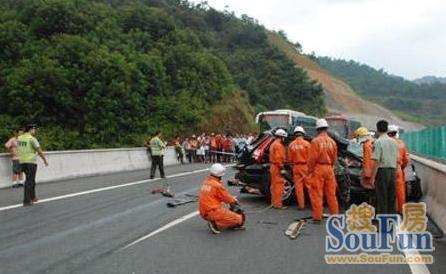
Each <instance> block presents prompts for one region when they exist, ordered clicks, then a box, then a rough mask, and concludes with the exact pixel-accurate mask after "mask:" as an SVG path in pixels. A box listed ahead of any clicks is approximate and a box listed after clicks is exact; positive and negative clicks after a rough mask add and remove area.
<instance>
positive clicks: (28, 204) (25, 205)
mask: <svg viewBox="0 0 446 274" xmlns="http://www.w3.org/2000/svg"><path fill="white" fill-rule="evenodd" d="M32 205H33V203H32V202H29V203H23V207H27V206H32Z"/></svg>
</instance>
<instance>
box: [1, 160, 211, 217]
mask: <svg viewBox="0 0 446 274" xmlns="http://www.w3.org/2000/svg"><path fill="white" fill-rule="evenodd" d="M207 170H209V168H204V169H197V170H193V171H187V172H181V173H177V174H173V175H169V176H166V177H167V178H175V177H181V176H185V175H190V174H195V173H200V172H204V171H207ZM159 180H161V179H160V178H156V179H147V180H141V181H135V182H130V183H126V184H122V185H115V186H108V187H101V188H97V189H91V190H87V191H81V192H76V193H70V194H66V195H61V196H56V197H51V198H46V199H42V200H39V201H38V202H36V204H41V203H47V202H52V201H57V200H62V199H67V198H72V197H78V196H82V195H86V194H91V193H96V192H102V191H107V190H112V189H117V188H122V187H127V186H134V185H139V184H145V183H149V182H154V181H159ZM19 207H23V204H15V205H9V206H4V207H0V211H5V210H9V209H14V208H19Z"/></svg>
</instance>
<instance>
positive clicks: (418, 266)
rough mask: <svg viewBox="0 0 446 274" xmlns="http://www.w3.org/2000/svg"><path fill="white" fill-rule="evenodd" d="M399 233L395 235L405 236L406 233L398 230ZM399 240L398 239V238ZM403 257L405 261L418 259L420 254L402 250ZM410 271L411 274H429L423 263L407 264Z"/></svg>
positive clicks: (414, 251)
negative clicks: (411, 258) (410, 258)
mask: <svg viewBox="0 0 446 274" xmlns="http://www.w3.org/2000/svg"><path fill="white" fill-rule="evenodd" d="M398 231H399V233H398V234H397V235H399V234H400V233H401V234H407V231H402V230H401V229H398ZM398 238H399V237H398ZM403 253H404V256H405V257H406V259H407V258H408V257H420V256H421V255H420V252H419V251H418V250H416V249H414V250H403ZM408 265H409V268H410V271H411V272H412V274H430V273H431V272H430V271H429V268H427V266H426V264H423V263H408Z"/></svg>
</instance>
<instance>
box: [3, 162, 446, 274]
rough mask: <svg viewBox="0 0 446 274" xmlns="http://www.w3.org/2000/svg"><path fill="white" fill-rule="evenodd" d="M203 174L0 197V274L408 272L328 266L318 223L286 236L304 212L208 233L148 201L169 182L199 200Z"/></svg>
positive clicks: (442, 266) (121, 179)
mask: <svg viewBox="0 0 446 274" xmlns="http://www.w3.org/2000/svg"><path fill="white" fill-rule="evenodd" d="M207 167H208V166H204V165H186V166H177V167H169V168H167V170H166V171H167V175H168V176H172V177H170V178H167V179H165V180H159V179H158V180H154V181H148V180H146V179H147V177H148V172H147V171H138V172H128V173H120V174H110V175H106V176H97V177H90V178H83V179H76V180H69V181H63V182H58V183H51V184H41V185H38V186H37V194H38V196H39V198H40V200H41V201H42V202H41V203H38V204H35V205H34V206H32V207H27V208H23V207H16V208H14V207H12V208H5V207H6V206H10V205H14V204H18V203H20V202H21V199H22V195H23V194H22V189H3V190H0V273H2V274H3V273H364V274H365V273H412V272H411V269H410V268H409V266H408V265H327V264H326V263H325V261H324V255H325V235H326V233H325V227H324V225H313V224H308V225H307V226H306V228H305V230H304V232H303V234H302V235H301V236H299V238H298V239H296V240H289V239H288V238H286V237H285V236H284V230H285V229H286V227H287V226H288V224H289V223H290V222H291V221H292V220H294V219H296V218H300V217H305V216H309V215H310V211H309V210H305V211H298V210H297V209H296V207H295V206H290V207H288V208H287V209H285V210H272V209H271V210H267V211H264V212H262V213H257V214H249V215H248V216H247V223H246V227H247V229H246V230H245V231H225V232H223V233H222V234H220V235H212V234H210V233H209V231H208V229H207V226H206V224H205V222H203V221H202V220H201V219H200V218H199V217H198V216H195V215H194V214H193V213H194V212H195V211H196V210H197V205H196V203H192V204H188V205H184V206H181V207H177V208H167V207H166V202H167V201H169V198H165V197H162V196H161V195H152V194H151V193H150V191H151V189H153V188H155V187H159V186H161V185H163V183H166V182H167V183H169V184H170V186H171V190H172V191H173V192H174V193H175V194H176V196H177V197H181V196H184V194H186V193H197V191H198V188H199V187H200V185H201V182H202V180H203V179H204V177H205V176H206V174H207V173H206V172H205V171H201V172H200V171H197V172H195V173H186V172H188V171H193V170H203V169H205V168H207ZM232 174H233V172H232V171H229V172H228V174H227V176H226V178H225V179H228V178H229V177H230V176H232ZM144 180H146V181H144ZM130 182H135V183H133V184H129V183H130ZM113 186H116V187H115V188H113ZM231 191H232V192H233V193H234V194H238V193H237V192H238V191H237V189H235V188H232V189H231ZM79 193H80V194H79ZM69 194H74V195H71V196H67V195H69ZM54 197H61V198H59V199H54ZM48 199H49V200H48ZM239 200H240V201H241V203H242V205H243V207H244V209H245V210H246V211H248V212H249V211H250V212H253V211H256V210H259V209H262V208H264V207H265V206H266V204H265V202H264V200H263V198H262V197H258V196H252V195H248V194H243V195H241V196H240V197H239ZM191 213H192V214H191ZM184 216H187V217H186V218H184V219H181V217H184ZM171 222H174V223H171ZM169 223H170V224H171V227H169V228H168V229H166V230H163V231H161V232H160V233H158V234H156V235H154V236H152V237H149V238H147V239H145V240H142V241H139V242H137V243H134V242H135V241H137V240H138V239H141V238H142V237H145V236H147V235H148V234H150V233H152V232H153V231H156V230H158V229H160V228H162V227H164V226H165V225H166V224H169ZM132 243H134V244H132ZM435 247H436V251H435V253H434V256H435V260H436V262H435V264H434V265H431V266H428V269H429V270H430V272H431V273H444V272H445V270H446V260H445V255H446V245H445V243H444V241H436V242H435Z"/></svg>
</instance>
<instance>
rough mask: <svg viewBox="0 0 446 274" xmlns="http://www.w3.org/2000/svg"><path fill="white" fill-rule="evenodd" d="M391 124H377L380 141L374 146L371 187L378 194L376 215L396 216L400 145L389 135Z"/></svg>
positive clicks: (383, 122) (379, 122)
mask: <svg viewBox="0 0 446 274" xmlns="http://www.w3.org/2000/svg"><path fill="white" fill-rule="evenodd" d="M388 126H389V123H388V122H387V121H386V120H380V121H378V123H376V129H377V134H378V136H379V137H378V139H376V140H375V143H374V146H373V154H372V160H373V167H372V179H371V185H372V186H374V187H375V192H376V204H377V205H376V214H395V212H396V210H395V207H396V202H395V199H396V198H395V182H396V168H397V162H398V145H397V143H396V142H395V140H393V139H391V138H390V137H389V136H388V135H387V130H388Z"/></svg>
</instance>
